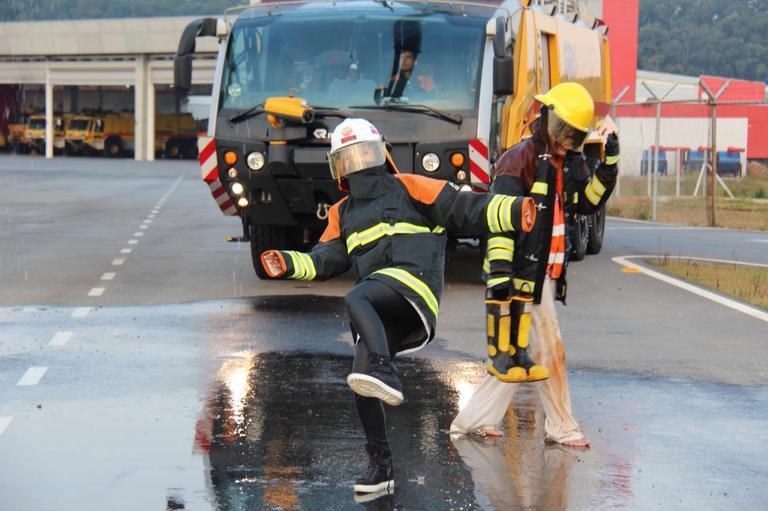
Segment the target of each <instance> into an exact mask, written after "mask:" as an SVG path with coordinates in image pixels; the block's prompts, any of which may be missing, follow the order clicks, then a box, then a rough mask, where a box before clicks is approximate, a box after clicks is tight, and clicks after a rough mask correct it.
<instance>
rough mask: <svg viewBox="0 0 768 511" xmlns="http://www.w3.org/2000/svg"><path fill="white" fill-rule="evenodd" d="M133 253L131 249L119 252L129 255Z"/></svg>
mask: <svg viewBox="0 0 768 511" xmlns="http://www.w3.org/2000/svg"><path fill="white" fill-rule="evenodd" d="M132 251H133V249H132V248H124V249H122V250H121V251H120V253H121V254H130V253H131V252H132Z"/></svg>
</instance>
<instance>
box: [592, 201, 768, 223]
mask: <svg viewBox="0 0 768 511" xmlns="http://www.w3.org/2000/svg"><path fill="white" fill-rule="evenodd" d="M716 204H717V211H716V212H715V218H716V220H717V226H718V227H727V228H730V229H751V230H756V231H768V203H765V202H764V201H747V200H738V199H737V200H726V199H723V198H721V197H718V198H717V200H716ZM656 206H657V209H656V214H657V220H658V221H659V222H666V223H673V224H682V225H694V226H706V225H708V224H707V203H706V200H705V199H704V198H702V197H696V198H691V197H680V198H668V197H660V198H659V200H658V202H657V205H656ZM652 207H653V206H652V203H651V198H650V197H627V196H624V195H622V196H621V197H611V198H610V199H609V200H608V208H607V212H608V214H609V215H610V216H616V217H619V218H633V219H635V220H650V219H651V208H652Z"/></svg>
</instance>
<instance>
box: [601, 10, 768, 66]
mask: <svg viewBox="0 0 768 511" xmlns="http://www.w3.org/2000/svg"><path fill="white" fill-rule="evenodd" d="M614 1H615V0H614ZM766 27H768V2H766V1H765V0H730V1H728V2H725V1H716V0H640V31H639V41H638V65H639V67H640V68H641V69H648V70H652V71H663V72H669V73H680V74H689V75H694V76H696V75H700V74H704V75H718V76H728V77H733V78H741V79H745V80H760V81H765V80H766V79H768V36H767V35H766V34H767V33H768V32H767V31H766Z"/></svg>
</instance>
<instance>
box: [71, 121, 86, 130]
mask: <svg viewBox="0 0 768 511" xmlns="http://www.w3.org/2000/svg"><path fill="white" fill-rule="evenodd" d="M88 122H89V120H88V119H72V120H71V121H69V129H71V130H76V131H85V130H87V129H88Z"/></svg>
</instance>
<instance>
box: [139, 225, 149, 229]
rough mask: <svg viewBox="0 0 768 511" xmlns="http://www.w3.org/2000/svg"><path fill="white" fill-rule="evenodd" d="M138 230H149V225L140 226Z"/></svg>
mask: <svg viewBox="0 0 768 511" xmlns="http://www.w3.org/2000/svg"><path fill="white" fill-rule="evenodd" d="M139 229H149V225H143V224H142V225H140V226H139Z"/></svg>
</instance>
